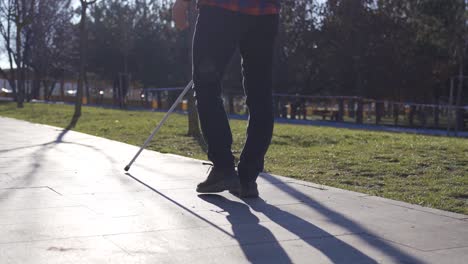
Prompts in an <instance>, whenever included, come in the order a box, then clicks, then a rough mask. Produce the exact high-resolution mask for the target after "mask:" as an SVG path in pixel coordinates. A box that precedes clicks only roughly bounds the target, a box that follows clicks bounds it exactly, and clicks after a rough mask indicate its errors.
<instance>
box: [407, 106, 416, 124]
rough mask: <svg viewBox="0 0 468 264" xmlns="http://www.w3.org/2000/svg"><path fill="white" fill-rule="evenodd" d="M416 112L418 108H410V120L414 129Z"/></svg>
mask: <svg viewBox="0 0 468 264" xmlns="http://www.w3.org/2000/svg"><path fill="white" fill-rule="evenodd" d="M415 110H416V106H414V105H411V106H410V111H409V118H408V121H409V125H410V127H413V125H414V112H415Z"/></svg>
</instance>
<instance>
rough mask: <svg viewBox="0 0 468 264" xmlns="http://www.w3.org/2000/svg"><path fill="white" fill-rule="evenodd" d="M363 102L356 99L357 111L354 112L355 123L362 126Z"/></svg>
mask: <svg viewBox="0 0 468 264" xmlns="http://www.w3.org/2000/svg"><path fill="white" fill-rule="evenodd" d="M363 110H364V107H363V102H362V98H358V100H357V110H356V123H358V124H362V121H363Z"/></svg>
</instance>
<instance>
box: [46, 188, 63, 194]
mask: <svg viewBox="0 0 468 264" xmlns="http://www.w3.org/2000/svg"><path fill="white" fill-rule="evenodd" d="M46 187H47V188H49V190H51V191H53V192H54V193H56V194H58V195H60V196H63V194H61V193H59V192H57V191H56V190H55V189H54V188H52V187H50V186H46Z"/></svg>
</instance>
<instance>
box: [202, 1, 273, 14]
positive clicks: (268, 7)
mask: <svg viewBox="0 0 468 264" xmlns="http://www.w3.org/2000/svg"><path fill="white" fill-rule="evenodd" d="M198 5H199V6H200V5H209V6H216V7H221V8H224V9H228V10H231V11H235V12H240V13H244V14H248V15H256V16H258V15H273V14H278V13H279V11H280V0H198Z"/></svg>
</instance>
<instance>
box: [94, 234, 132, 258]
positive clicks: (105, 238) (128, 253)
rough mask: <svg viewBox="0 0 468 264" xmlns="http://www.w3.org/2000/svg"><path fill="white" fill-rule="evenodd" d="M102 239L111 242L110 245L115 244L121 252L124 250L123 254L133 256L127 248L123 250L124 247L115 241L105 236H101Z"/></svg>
mask: <svg viewBox="0 0 468 264" xmlns="http://www.w3.org/2000/svg"><path fill="white" fill-rule="evenodd" d="M101 237H102V238H103V239H104V240H106V241H107V242H109V243H111V244H112V245H114V246H116V247H117V248H119V249H120V250H122V251H123V252H125V254H127V255H129V256H134V255H133V254H131V253H130V252H128V251H127V250H125V248H123V247H121V246H119V245H118V244H117V243H115V242H114V241H112V240H110V239H109V238H107V237H106V236H101Z"/></svg>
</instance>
